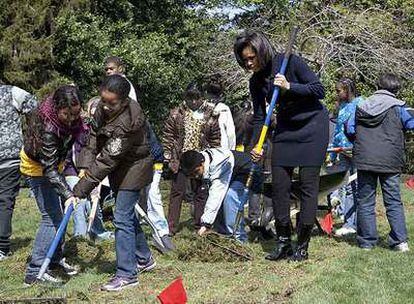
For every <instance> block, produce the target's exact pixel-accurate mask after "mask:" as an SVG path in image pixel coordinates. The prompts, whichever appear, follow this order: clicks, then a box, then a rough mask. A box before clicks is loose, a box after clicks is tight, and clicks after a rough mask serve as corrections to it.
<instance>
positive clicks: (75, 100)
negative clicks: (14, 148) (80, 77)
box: [24, 85, 86, 152]
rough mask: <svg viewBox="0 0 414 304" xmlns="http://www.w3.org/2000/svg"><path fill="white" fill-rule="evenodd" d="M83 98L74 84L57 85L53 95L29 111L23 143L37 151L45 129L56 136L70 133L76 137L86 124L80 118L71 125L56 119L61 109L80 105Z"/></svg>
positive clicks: (40, 145)
mask: <svg viewBox="0 0 414 304" xmlns="http://www.w3.org/2000/svg"><path fill="white" fill-rule="evenodd" d="M82 103H83V100H82V98H81V96H80V93H79V90H78V88H77V87H76V86H74V85H64V86H61V87H59V88H58V89H57V90H56V91H55V92H54V94H53V95H50V96H48V97H46V99H45V100H44V101H43V102H42V103H41V104H39V105H38V106H37V108H36V109H35V110H34V111H33V112H32V113H31V115H30V118H29V121H28V128H27V131H26V134H25V140H24V145H25V146H27V147H30V150H31V151H34V152H37V151H39V150H40V148H41V147H42V145H43V141H42V135H43V134H44V132H45V131H48V132H53V133H55V134H56V135H58V136H64V135H68V134H70V135H72V136H75V137H77V136H78V135H79V133H81V132H82V131H83V130H84V129H85V128H86V126H85V125H84V124H83V121H82V119H81V118H79V120H78V121H76V122H75V123H74V125H73V126H71V127H69V126H65V125H63V124H62V123H60V121H59V119H58V112H59V110H61V109H64V108H68V107H72V106H76V105H81V106H82Z"/></svg>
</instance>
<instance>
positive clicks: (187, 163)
mask: <svg viewBox="0 0 414 304" xmlns="http://www.w3.org/2000/svg"><path fill="white" fill-rule="evenodd" d="M203 162H204V156H203V154H201V153H200V152H197V151H194V150H189V151H186V152H184V153H183V155H181V159H180V169H181V171H182V172H183V173H184V175H189V174H191V173H192V172H193V171H194V169H195V168H197V167H198V166H200V165H201V164H202V163H203Z"/></svg>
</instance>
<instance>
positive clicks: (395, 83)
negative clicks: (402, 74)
mask: <svg viewBox="0 0 414 304" xmlns="http://www.w3.org/2000/svg"><path fill="white" fill-rule="evenodd" d="M377 88H378V90H387V91H388V92H391V93H393V94H397V93H398V91H399V90H400V89H401V81H400V79H399V78H398V76H397V75H395V74H391V73H386V74H383V75H381V76H380V77H379V78H378V80H377Z"/></svg>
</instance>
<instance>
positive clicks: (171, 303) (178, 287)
mask: <svg viewBox="0 0 414 304" xmlns="http://www.w3.org/2000/svg"><path fill="white" fill-rule="evenodd" d="M157 298H158V300H160V302H161V304H186V303H187V293H186V292H185V289H184V285H183V278H182V277H178V278H177V279H175V280H174V281H173V282H172V283H171V284H170V285H169V286H167V287H166V288H165V289H164V290H163V291H161V293H160V294H159V295H158V296H157Z"/></svg>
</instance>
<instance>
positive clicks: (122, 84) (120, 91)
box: [99, 75, 131, 100]
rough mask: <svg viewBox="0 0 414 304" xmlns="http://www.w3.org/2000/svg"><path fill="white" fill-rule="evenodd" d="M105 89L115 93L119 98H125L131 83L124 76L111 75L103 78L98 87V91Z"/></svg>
mask: <svg viewBox="0 0 414 304" xmlns="http://www.w3.org/2000/svg"><path fill="white" fill-rule="evenodd" d="M105 90H107V91H109V92H111V93H115V94H117V95H118V96H119V98H120V99H122V100H125V99H127V98H128V95H129V91H130V90H131V85H130V84H129V82H128V80H126V78H125V77H123V76H121V75H111V76H106V77H105V78H104V80H103V81H102V83H101V86H100V88H99V91H100V92H102V91H105Z"/></svg>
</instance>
